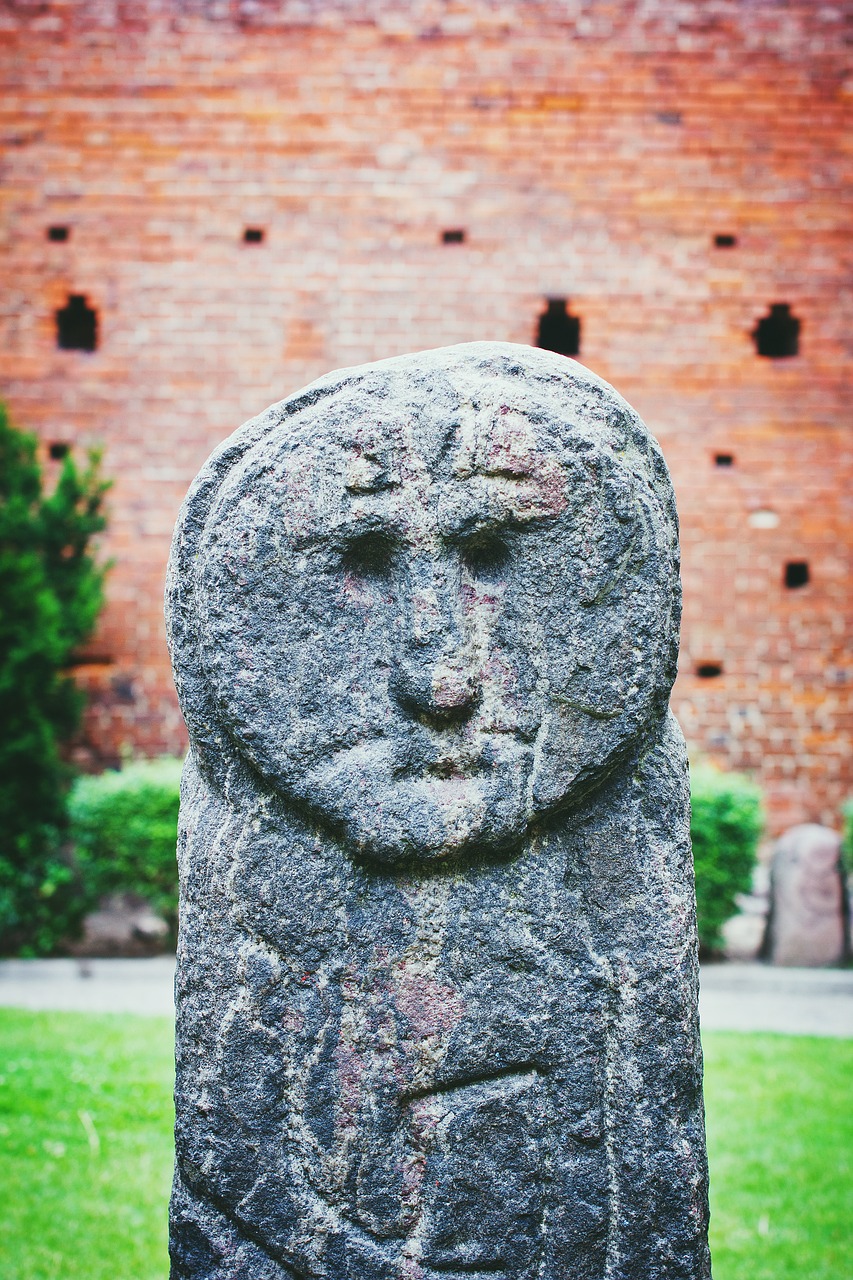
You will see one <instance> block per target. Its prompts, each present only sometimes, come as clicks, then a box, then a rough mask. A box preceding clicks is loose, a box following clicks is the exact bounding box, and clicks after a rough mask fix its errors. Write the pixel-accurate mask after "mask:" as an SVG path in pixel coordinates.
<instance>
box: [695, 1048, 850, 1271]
mask: <svg viewBox="0 0 853 1280" xmlns="http://www.w3.org/2000/svg"><path fill="white" fill-rule="evenodd" d="M703 1041H704V1045H705V1105H706V1108H707V1115H708V1159H709V1162H710V1167H711V1255H712V1258H713V1262H714V1277H715V1280H795V1278H796V1280H844V1278H845V1277H848V1276H851V1275H853V1262H851V1246H850V1241H851V1227H850V1224H851V1220H853V1107H851V1105H850V1088H851V1083H853V1040H818V1039H816V1038H812V1037H805V1036H803V1037H800V1036H776V1035H736V1034H734V1033H729V1032H716V1033H714V1034H711V1035H706V1036H704V1037H703Z"/></svg>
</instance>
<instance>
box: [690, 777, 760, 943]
mask: <svg viewBox="0 0 853 1280" xmlns="http://www.w3.org/2000/svg"><path fill="white" fill-rule="evenodd" d="M690 800H691V810H692V812H691V819H690V835H691V838H692V840H693V861H694V865H695V868H696V910H697V915H698V923H699V947H700V950H701V951H702V952H703V953H704V954H708V953H713V952H715V951H718V950H719V948H720V945H721V943H722V927H723V925H724V924H725V923H726V921H727V920H729V919H730V918H731V917H732V916H733V915H734V914H735V911H736V909H737V901H736V899H737V895H738V894H739V893H746V892H748V891H749V889H750V887H751V885H752V875H753V871H754V869H755V858H756V852H757V849H758V840H759V837H760V836H761V831H762V828H763V825H764V822H763V815H762V810H761V792H760V791H759V789H758V787H757V786H756V785H755V783H754V782H751V781H750V780H749V778H745V777H743V776H742V775H741V774H738V773H722V772H721V771H720V770H719V769H715V768H713V766H711V765H708V764H698V765H693V766H691V770H690Z"/></svg>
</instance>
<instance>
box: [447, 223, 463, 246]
mask: <svg viewBox="0 0 853 1280" xmlns="http://www.w3.org/2000/svg"><path fill="white" fill-rule="evenodd" d="M441 243H442V244H464V243H465V232H464V231H463V230H462V228H461V227H452V228H451V229H450V230H449V231H442V233H441Z"/></svg>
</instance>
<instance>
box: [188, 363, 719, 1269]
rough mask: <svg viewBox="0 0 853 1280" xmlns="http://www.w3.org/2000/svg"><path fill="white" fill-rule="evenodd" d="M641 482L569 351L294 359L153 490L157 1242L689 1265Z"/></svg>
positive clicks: (320, 1260)
mask: <svg viewBox="0 0 853 1280" xmlns="http://www.w3.org/2000/svg"><path fill="white" fill-rule="evenodd" d="M679 607H680V595H679V581H678V543H677V526H676V514H675V506H674V501H673V495H672V491H671V487H670V482H669V478H668V475H667V471H666V467H665V465H664V463H663V460H662V458H661V455H660V452H659V450H658V448H657V446H656V444H655V443H654V441H653V440H651V439H650V437H649V435H648V434H647V432H646V430H645V428H644V427H643V425H642V423H641V422H640V421H639V419H638V417H637V415H636V414H635V413H634V412H633V410H631V409H630V408H629V406H628V405H627V404H626V403H625V402H624V401H623V400H622V399H621V398H620V397H619V396H618V395H617V394H616V393H615V392H614V391H613V389H612V388H610V387H609V386H607V384H606V383H603V382H602V381H601V380H600V379H598V378H596V377H594V376H593V375H592V374H590V373H589V372H588V371H587V370H586V369H584V368H583V367H581V366H580V365H577V364H575V363H574V362H572V361H570V360H566V359H565V358H562V357H559V356H554V355H551V354H549V353H546V352H542V351H536V350H532V349H529V348H527V347H520V346H511V345H506V344H498V343H474V344H467V345H464V346H459V347H451V348H447V349H445V350H440V351H433V352H426V353H422V354H418V355H412V356H405V357H402V358H399V359H394V360H389V361H383V362H381V363H379V364H376V365H370V366H365V367H363V368H359V369H351V370H345V371H343V372H338V373H333V374H330V375H329V376H328V377H326V378H323V379H321V380H320V381H319V382H316V383H314V384H313V385H312V386H310V387H308V388H307V389H306V390H304V391H302V392H300V393H299V394H298V395H295V396H293V397H291V398H290V399H289V400H286V401H283V402H282V403H281V404H278V405H275V406H273V407H272V408H271V409H269V410H267V412H266V413H264V414H262V415H261V416H260V417H258V418H256V419H254V420H253V421H251V422H249V423H247V424H246V425H245V426H244V427H242V428H241V429H240V430H239V431H238V432H236V433H235V435H234V436H232V437H231V438H230V440H228V441H227V442H226V443H225V444H224V445H223V446H222V447H221V448H220V449H219V450H218V451H217V452H216V453H215V454H214V455H213V457H212V458H211V459H210V461H209V462H208V463H207V464H206V466H205V467H204V468H203V470H202V472H201V473H200V475H199V477H198V478H197V480H196V481H195V483H194V485H193V487H192V489H191V491H190V494H189V496H188V498H187V501H186V504H185V506H184V509H183V512H182V514H181V517H180V520H179V523H178V527H177V531H176V534H175V541H174V547H173V555H172V561H171V566H170V574H169V585H168V593H167V614H168V624H169V633H170V643H171V648H172V654H173V662H174V669H175V678H176V681H177V686H178V690H179V694H180V698H181V704H182V706H183V709H184V713H185V716H186V719H187V723H188V725H189V730H190V735H191V741H192V749H191V753H190V756H189V758H188V761H187V765H186V771H185V778H184V785H183V798H182V815H181V834H180V845H179V860H180V868H181V881H182V887H181V894H182V897H181V935H180V943H179V952H178V978H177V1001H178V1043H177V1058H178V1077H177V1091H176V1102H177V1126H176V1139H177V1165H176V1175H175V1187H174V1195H173V1202H172V1244H171V1248H172V1259H173V1272H172V1274H173V1277H186V1278H190V1277H191V1278H192V1280H201V1277H217V1278H219V1277H247V1278H248V1277H251V1278H252V1280H262V1278H263V1280H272V1278H273V1277H275V1280H281V1278H282V1277H322V1278H325V1280H471V1277H472V1276H473V1277H478V1276H482V1277H483V1280H534V1277H535V1278H536V1280H569V1278H570V1280H593V1278H594V1280H603V1278H604V1277H607V1278H608V1280H616V1278H617V1277H624V1278H626V1280H627V1278H628V1277H630V1278H631V1280H656V1278H660V1277H667V1280H670V1278H671V1280H675V1278H676V1277H679V1278H681V1277H684V1278H685V1280H687V1278H689V1280H698V1278H699V1277H707V1276H708V1275H709V1262H708V1252H707V1244H706V1226H707V1196H706V1162H705V1145H704V1131H703V1111H702V1093H701V1055H700V1046H699V1038H698V1025H697V1011H696V997H697V964H696V936H695V924H694V897H693V881H692V864H691V855H690V845H689V826H688V786H687V765H686V759H685V752H684V746H683V741H682V737H681V734H680V732H679V730H678V727H677V725H676V724H675V722H674V720H673V719H672V717H671V715H670V713H669V712H668V709H667V708H668V696H669V690H670V686H671V684H672V681H673V678H674V675H675V662H676V650H677V640H678V619H679Z"/></svg>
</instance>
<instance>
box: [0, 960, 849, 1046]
mask: <svg viewBox="0 0 853 1280" xmlns="http://www.w3.org/2000/svg"><path fill="white" fill-rule="evenodd" d="M174 971H175V962H174V960H173V959H172V957H171V956H158V957H157V958H156V959H153V960H0V1005H11V1006H15V1007H17V1008H20V1009H64V1010H76V1011H80V1012H87V1013H139V1014H147V1015H162V1016H163V1017H171V1016H172V1015H173V1012H174V1005H173V1002H172V981H173V977H174ZM700 1014H701V1019H702V1028H703V1030H705V1031H779V1032H785V1033H788V1034H791V1035H809V1036H841V1037H853V970H851V969H773V968H770V967H769V966H765V965H758V964H716V965H705V966H704V967H703V969H702V981H701V996H700Z"/></svg>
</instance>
